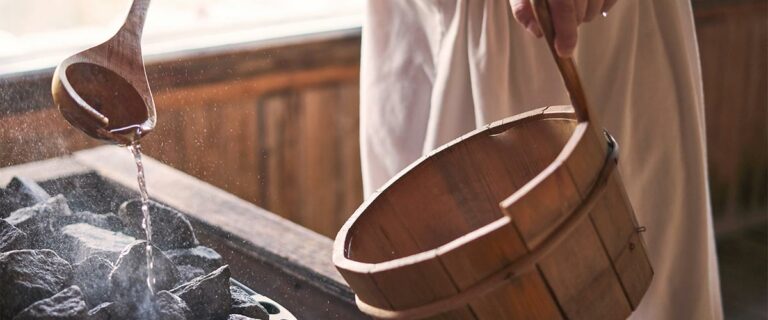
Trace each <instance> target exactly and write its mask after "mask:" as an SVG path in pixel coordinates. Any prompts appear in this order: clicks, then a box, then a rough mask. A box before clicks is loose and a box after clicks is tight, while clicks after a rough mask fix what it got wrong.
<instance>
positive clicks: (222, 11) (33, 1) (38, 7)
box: [0, 0, 364, 74]
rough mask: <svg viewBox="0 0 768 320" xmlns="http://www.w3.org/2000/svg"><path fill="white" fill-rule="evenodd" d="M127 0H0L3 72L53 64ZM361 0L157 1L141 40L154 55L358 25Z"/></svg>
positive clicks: (101, 33) (103, 34)
mask: <svg viewBox="0 0 768 320" xmlns="http://www.w3.org/2000/svg"><path fill="white" fill-rule="evenodd" d="M130 5H131V1H130V0H25V1H18V0H0V74H2V73H15V72H23V71H29V70H34V69H40V68H50V67H53V66H55V65H56V64H58V62H59V61H61V60H62V59H64V58H66V57H68V56H70V55H72V54H74V53H77V52H79V51H81V50H83V49H86V48H88V47H91V46H94V45H97V44H99V43H101V42H103V41H104V40H106V39H108V38H109V37H110V36H111V35H112V34H113V33H114V32H115V31H116V30H117V29H118V27H119V26H120V24H121V23H122V21H123V19H124V18H125V14H126V13H127V12H128V8H129V7H130ZM363 5H364V0H154V1H152V3H151V5H150V8H149V13H148V15H147V21H146V26H145V29H144V39H143V42H142V47H143V49H144V55H145V56H149V59H151V58H152V56H155V55H161V54H166V53H172V52H173V53H175V52H180V51H186V50H199V49H201V48H211V47H217V46H231V45H235V44H247V43H253V42H255V41H260V40H266V39H274V38H283V37H290V36H296V35H302V34H310V33H321V32H329V31H334V30H343V29H349V28H357V27H359V26H360V24H361V21H362V11H363Z"/></svg>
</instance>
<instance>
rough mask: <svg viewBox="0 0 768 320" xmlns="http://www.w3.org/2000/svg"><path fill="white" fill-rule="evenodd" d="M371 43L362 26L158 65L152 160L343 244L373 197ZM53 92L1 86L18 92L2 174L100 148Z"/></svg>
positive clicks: (0, 117)
mask: <svg viewBox="0 0 768 320" xmlns="http://www.w3.org/2000/svg"><path fill="white" fill-rule="evenodd" d="M359 40H360V38H359V30H352V31H348V32H342V33H340V34H336V35H333V36H332V37H328V36H323V37H311V38H304V39H293V40H291V41H290V42H288V43H282V44H275V43H270V44H269V45H266V46H263V47H254V48H246V49H239V50H228V49H227V50H222V51H218V52H217V51H214V52H209V53H207V54H204V55H196V56H187V57H182V58H178V59H174V60H162V61H160V60H158V61H150V62H148V66H147V72H148V75H149V82H150V86H151V87H152V89H153V91H154V95H155V104H156V106H157V111H158V117H159V121H158V127H157V128H156V130H155V132H153V133H151V134H150V135H148V136H147V137H146V138H145V139H144V140H143V149H144V151H145V153H147V154H148V155H150V156H151V157H154V158H155V159H158V160H160V161H162V162H164V163H166V164H169V165H171V166H173V167H175V168H178V169H180V170H182V171H185V172H187V173H189V174H192V175H194V176H196V177H198V178H201V179H202V180H205V181H207V182H209V183H211V184H213V185H215V186H217V187H220V188H223V189H224V190H227V191H229V192H231V193H233V194H235V195H237V196H239V197H241V198H243V199H245V200H248V201H251V202H253V203H255V204H257V205H259V206H261V207H263V208H265V209H267V210H269V211H272V212H274V213H277V214H279V215H281V216H283V217H286V218H288V219H291V220H293V221H295V222H298V223H299V224H302V225H304V226H306V227H308V228H310V229H312V230H315V231H317V232H319V233H321V234H323V235H326V236H328V237H333V236H334V235H335V234H336V231H337V230H338V228H339V227H340V226H341V224H342V223H343V222H344V221H345V220H346V218H347V217H348V216H349V214H351V212H353V211H354V210H355V209H356V208H357V206H358V205H359V204H360V202H361V201H362V184H361V178H360V160H359V145H358V138H357V137H358V119H357V115H358V109H357V106H358V91H359V88H358V84H357V83H358V78H359V59H360V53H359V52H360V46H359V42H360V41H359ZM49 86H50V71H47V72H40V73H39V74H33V75H25V76H24V77H15V78H6V79H2V80H0V91H2V92H10V93H12V95H10V94H9V95H6V96H5V98H4V99H0V103H2V104H0V121H2V126H0V167H3V166H8V165H12V164H17V163H23V162H28V161H33V160H39V159H45V158H50V157H55V156H60V155H65V154H67V153H69V152H73V151H76V150H80V149H83V148H88V147H92V146H95V145H98V144H99V143H98V142H96V141H93V140H91V139H90V138H88V137H86V136H85V135H84V134H82V133H80V132H78V131H76V130H75V129H72V128H70V127H69V125H68V124H67V123H66V122H65V121H64V120H63V118H62V117H61V116H60V115H59V114H58V111H57V110H56V109H55V108H51V107H50V106H51V104H52V103H51V101H50V91H49V90H50V89H49ZM126 157H128V154H127V153H126ZM147 179H148V184H150V185H151V184H152V177H151V176H150V177H147Z"/></svg>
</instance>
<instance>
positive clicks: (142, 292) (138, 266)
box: [109, 241, 179, 305]
mask: <svg viewBox="0 0 768 320" xmlns="http://www.w3.org/2000/svg"><path fill="white" fill-rule="evenodd" d="M146 243H147V242H146V241H136V242H134V243H133V244H131V245H130V246H128V247H127V248H126V249H125V250H123V252H122V253H121V254H120V258H118V259H117V263H115V268H114V269H113V270H112V272H111V273H110V274H109V282H110V286H111V289H110V296H111V297H112V298H113V299H114V301H120V302H125V303H129V304H138V305H140V304H144V303H147V299H148V298H149V297H151V291H150V290H149V287H148V286H147V255H146ZM152 255H153V257H154V269H153V274H154V275H155V276H156V281H155V284H154V288H155V291H160V290H168V289H170V288H172V287H173V286H174V285H175V284H176V282H177V281H178V278H179V271H178V270H177V269H176V266H175V265H174V264H173V262H171V260H168V257H166V256H165V254H163V252H162V251H160V250H159V249H158V248H156V247H153V250H152Z"/></svg>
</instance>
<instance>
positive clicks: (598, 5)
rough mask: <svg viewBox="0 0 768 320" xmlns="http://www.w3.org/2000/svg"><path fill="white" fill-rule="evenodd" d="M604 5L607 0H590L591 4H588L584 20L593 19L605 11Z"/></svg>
mask: <svg viewBox="0 0 768 320" xmlns="http://www.w3.org/2000/svg"><path fill="white" fill-rule="evenodd" d="M604 6H605V0H590V1H589V5H588V6H587V13H586V15H584V22H590V21H592V19H594V18H595V17H597V15H599V14H600V13H601V12H603V11H604V10H603V7H604Z"/></svg>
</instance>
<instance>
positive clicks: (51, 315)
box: [13, 286, 88, 320]
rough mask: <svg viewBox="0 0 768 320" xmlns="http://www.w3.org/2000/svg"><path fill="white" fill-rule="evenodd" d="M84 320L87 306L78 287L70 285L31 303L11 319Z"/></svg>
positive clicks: (86, 314)
mask: <svg viewBox="0 0 768 320" xmlns="http://www.w3.org/2000/svg"><path fill="white" fill-rule="evenodd" d="M52 319H57V320H86V319H88V307H86V304H85V300H84V299H83V294H82V292H81V291H80V288H78V287H77V286H71V287H69V288H66V289H64V290H63V291H61V292H59V293H57V294H56V295H54V296H53V297H50V298H48V299H43V300H40V301H38V302H35V303H33V304H32V305H30V306H28V307H27V308H25V309H24V310H22V311H21V312H20V313H19V314H18V315H16V317H15V318H13V320H52Z"/></svg>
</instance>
